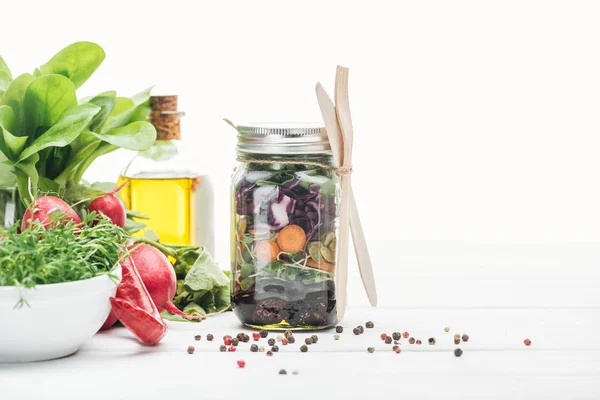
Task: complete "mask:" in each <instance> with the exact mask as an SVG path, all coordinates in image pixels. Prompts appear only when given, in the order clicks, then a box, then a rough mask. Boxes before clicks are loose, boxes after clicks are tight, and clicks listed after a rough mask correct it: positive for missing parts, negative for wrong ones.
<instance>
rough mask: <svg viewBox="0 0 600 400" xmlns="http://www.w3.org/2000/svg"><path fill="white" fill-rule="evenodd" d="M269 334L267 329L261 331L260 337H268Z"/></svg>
mask: <svg viewBox="0 0 600 400" xmlns="http://www.w3.org/2000/svg"><path fill="white" fill-rule="evenodd" d="M267 335H269V332H267V331H265V330H263V331H260V337H261V338H266V337H267Z"/></svg>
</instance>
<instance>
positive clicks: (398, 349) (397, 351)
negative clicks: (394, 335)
mask: <svg viewBox="0 0 600 400" xmlns="http://www.w3.org/2000/svg"><path fill="white" fill-rule="evenodd" d="M394 351H395V352H396V354H400V352H401V351H402V350H400V347H398V348H397V349H396V350H394Z"/></svg>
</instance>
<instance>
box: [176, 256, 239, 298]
mask: <svg viewBox="0 0 600 400" xmlns="http://www.w3.org/2000/svg"><path fill="white" fill-rule="evenodd" d="M225 285H229V278H228V277H227V275H225V274H224V273H223V271H221V270H220V269H219V267H218V265H217V263H215V262H214V261H213V259H212V258H211V256H210V254H208V251H206V250H205V249H202V252H201V253H200V256H199V257H198V259H197V260H196V262H195V263H194V265H193V266H192V268H191V269H190V271H189V272H188V273H187V275H186V277H185V279H184V288H185V290H186V291H188V292H201V291H210V290H212V289H213V288H214V287H215V286H225Z"/></svg>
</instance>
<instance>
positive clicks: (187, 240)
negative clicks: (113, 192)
mask: <svg viewBox="0 0 600 400" xmlns="http://www.w3.org/2000/svg"><path fill="white" fill-rule="evenodd" d="M123 182H129V185H126V186H125V187H123V189H122V190H121V192H120V195H121V199H122V200H123V202H124V203H125V207H127V209H129V210H135V211H137V212H139V213H140V214H142V215H145V216H147V217H148V218H149V219H147V220H143V221H141V222H144V223H145V224H146V227H147V228H148V229H151V230H153V231H154V232H156V233H157V234H158V237H159V238H160V241H161V242H164V243H171V244H195V243H196V237H195V235H196V226H195V224H196V215H195V213H196V211H195V204H196V203H195V192H196V188H197V186H198V184H199V183H200V178H155V179H154V178H129V177H124V176H120V177H119V184H120V183H123Z"/></svg>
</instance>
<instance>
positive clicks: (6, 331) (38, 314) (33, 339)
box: [0, 267, 121, 362]
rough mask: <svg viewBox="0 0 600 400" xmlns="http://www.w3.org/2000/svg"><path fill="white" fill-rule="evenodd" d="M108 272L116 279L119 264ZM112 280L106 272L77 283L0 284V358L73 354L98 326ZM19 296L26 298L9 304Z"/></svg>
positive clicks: (112, 287)
mask: <svg viewBox="0 0 600 400" xmlns="http://www.w3.org/2000/svg"><path fill="white" fill-rule="evenodd" d="M112 274H113V275H115V276H117V277H119V279H120V278H121V267H119V268H117V269H115V271H113V273H112ZM117 283H118V282H115V280H113V279H111V277H109V276H108V275H102V276H97V277H95V278H91V279H86V280H83V281H76V282H67V283H56V284H51V285H38V286H36V287H35V288H33V289H21V291H20V292H19V289H17V288H16V287H12V286H0V321H1V322H0V362H28V361H42V360H50V359H53V358H59V357H64V356H68V355H70V354H73V353H75V352H76V351H77V350H78V349H79V347H81V345H82V344H83V343H84V342H85V341H86V340H88V339H90V338H91V337H92V336H94V334H95V333H96V332H98V330H99V329H100V327H101V326H102V324H103V323H104V321H105V320H106V317H108V314H109V312H110V308H111V306H110V300H109V298H110V297H112V296H114V295H115V294H116V291H117ZM21 296H22V297H23V298H24V299H25V300H27V302H28V303H29V306H27V304H24V305H23V306H22V307H21V308H15V305H16V304H17V303H18V302H19V299H20V298H21Z"/></svg>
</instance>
